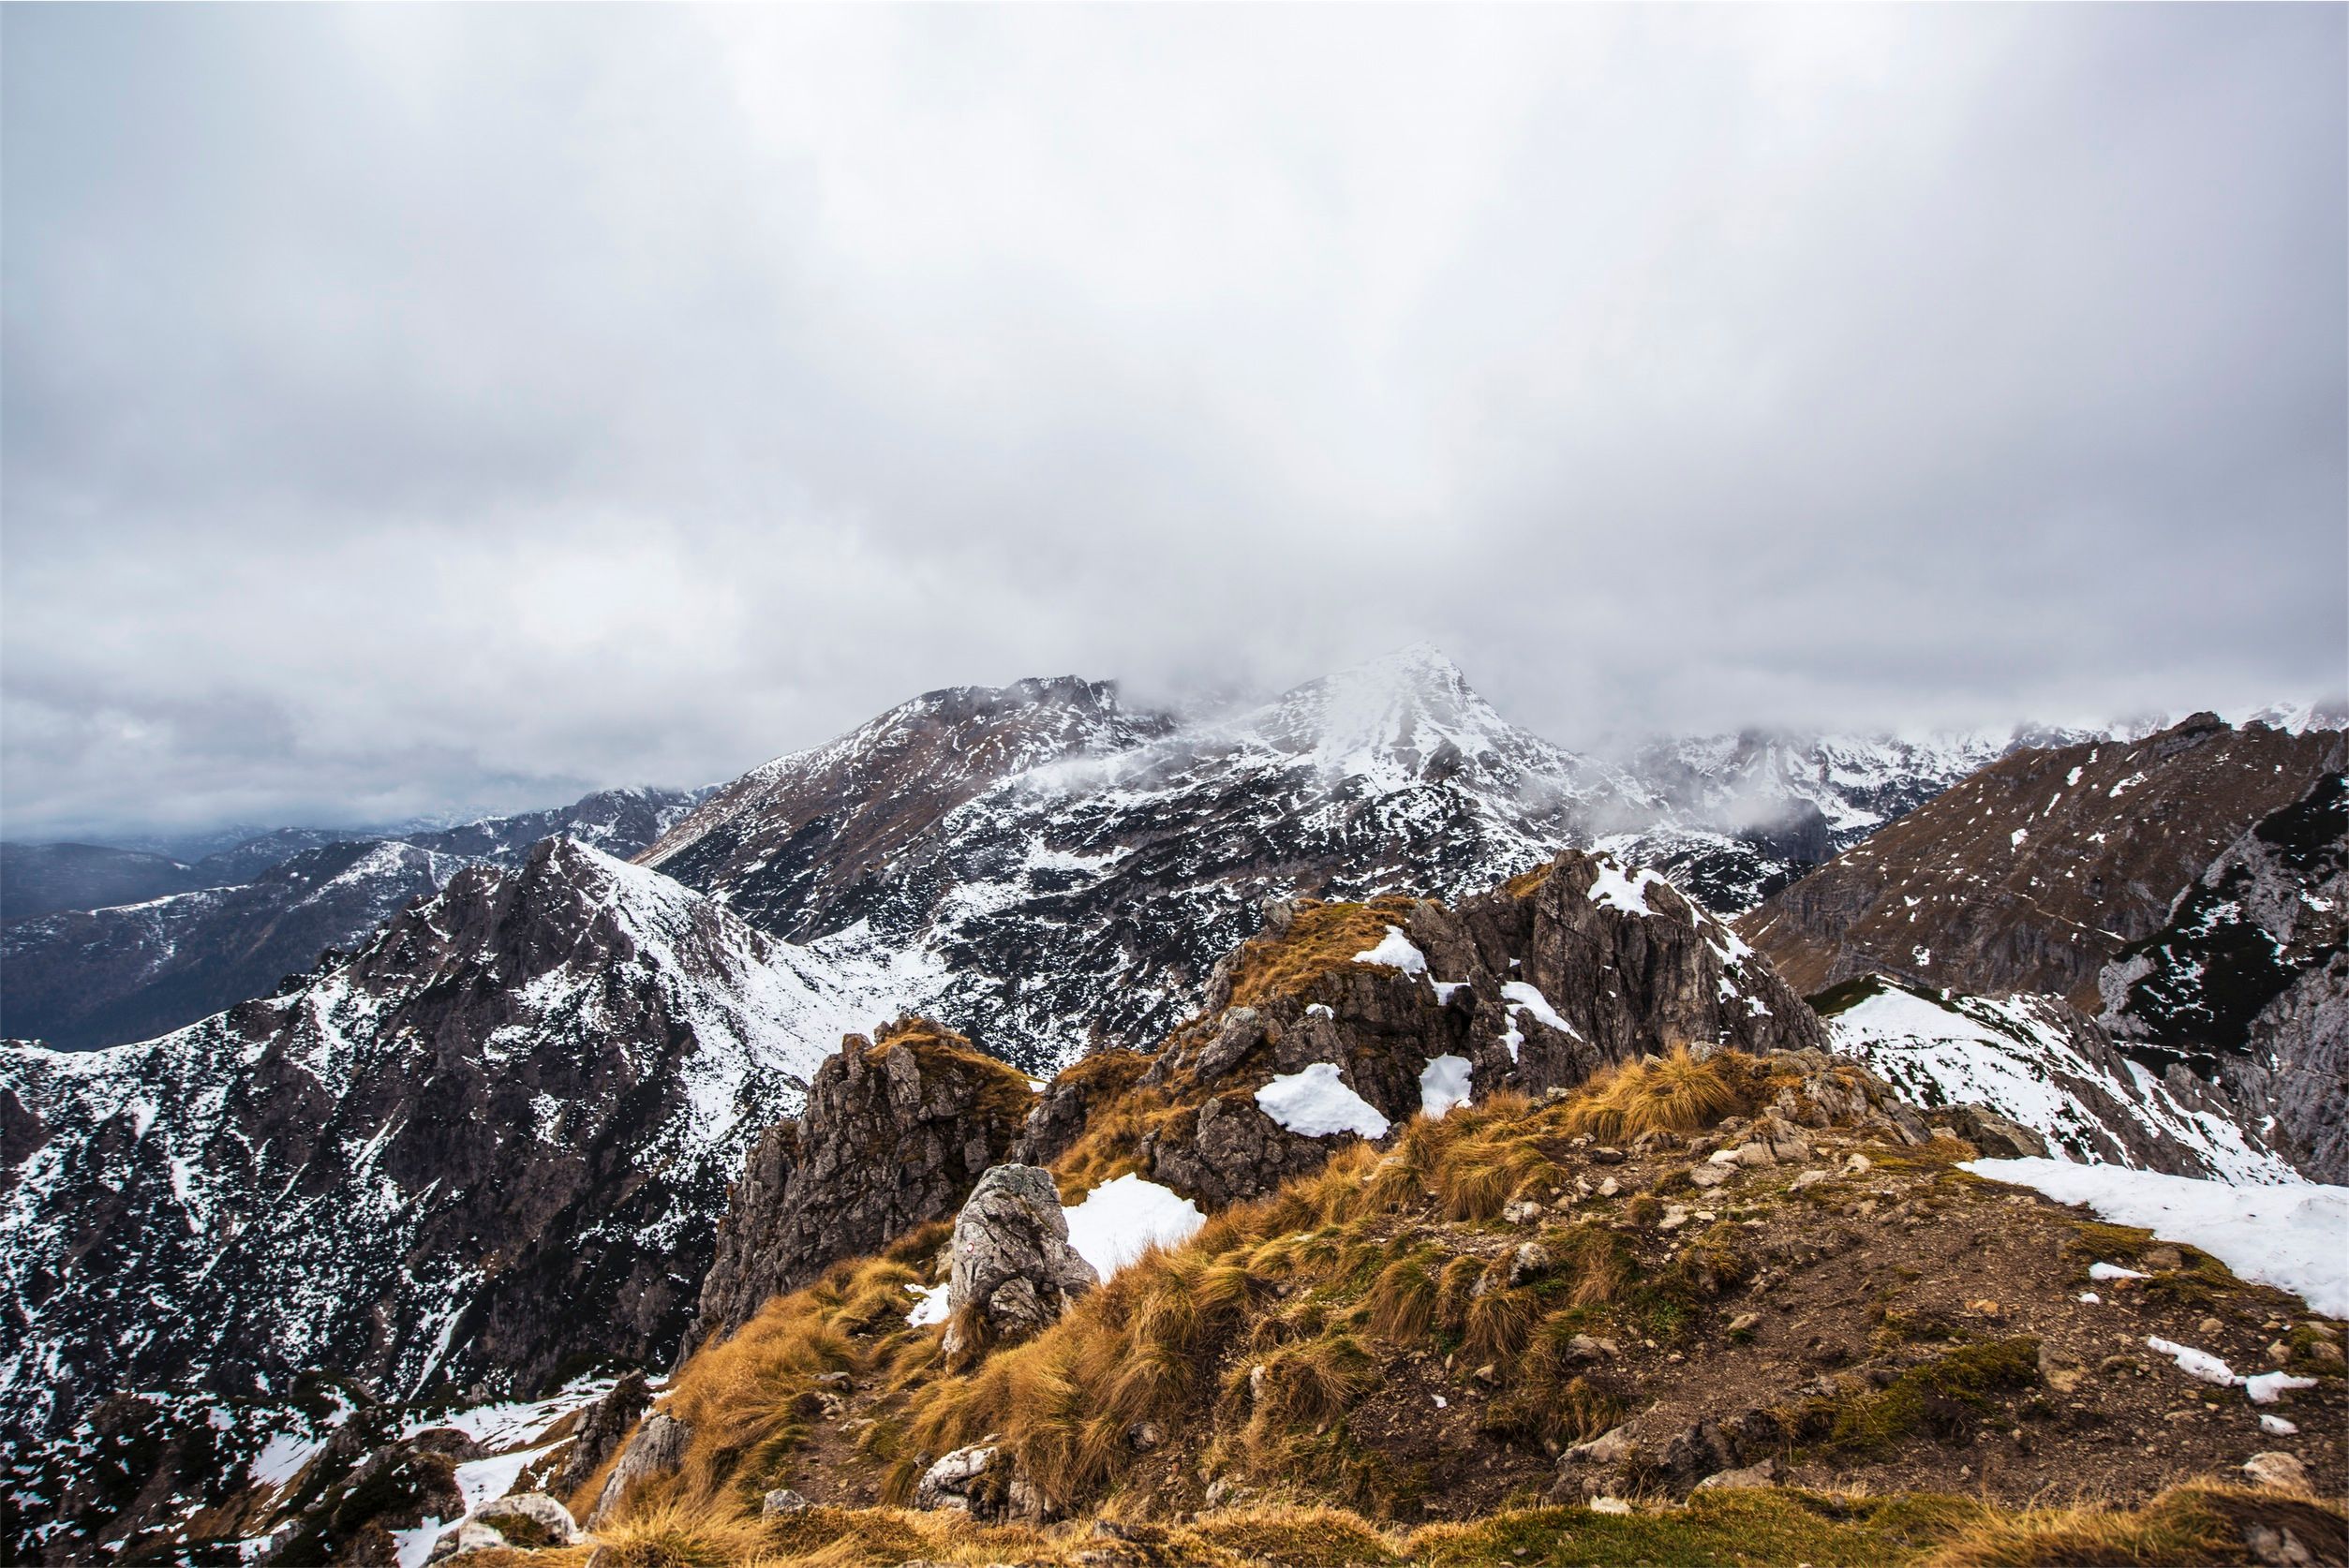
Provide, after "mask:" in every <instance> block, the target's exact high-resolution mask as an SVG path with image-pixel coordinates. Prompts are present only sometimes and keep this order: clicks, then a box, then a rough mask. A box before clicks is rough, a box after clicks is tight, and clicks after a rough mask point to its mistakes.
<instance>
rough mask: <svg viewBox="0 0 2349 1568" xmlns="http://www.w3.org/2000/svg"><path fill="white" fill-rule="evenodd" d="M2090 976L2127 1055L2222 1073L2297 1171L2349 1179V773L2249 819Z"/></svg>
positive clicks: (2241, 1108)
mask: <svg viewBox="0 0 2349 1568" xmlns="http://www.w3.org/2000/svg"><path fill="white" fill-rule="evenodd" d="M2097 985H2098V989H2099V992H2100V993H2101V995H2102V998H2103V1000H2104V1013H2103V1016H2101V1017H2100V1018H2099V1019H2098V1020H2097V1021H2098V1023H2100V1024H2101V1025H2103V1026H2104V1028H2106V1029H2108V1030H2110V1031H2111V1034H2112V1036H2113V1038H2114V1041H2115V1042H2116V1043H2117V1044H2118V1045H2119V1048H2120V1049H2121V1050H2122V1051H2123V1052H2124V1053H2126V1054H2127V1055H2128V1056H2129V1057H2131V1058H2133V1059H2134V1060H2136V1061H2138V1062H2141V1063H2143V1064H2145V1065H2147V1066H2148V1067H2151V1068H2153V1069H2154V1070H2155V1071H2157V1072H2161V1073H2163V1077H2164V1079H2165V1080H2167V1079H2168V1078H2169V1077H2170V1076H2171V1074H2172V1073H2173V1072H2175V1073H2177V1074H2178V1075H2179V1076H2182V1077H2186V1078H2189V1079H2192V1080H2194V1081H2198V1082H2200V1081H2208V1080H2213V1079H2215V1080H2217V1081H2218V1082H2219V1083H2221V1084H2223V1086H2224V1087H2225V1090H2226V1096H2225V1098H2226V1100H2227V1101H2228V1102H2230V1104H2229V1109H2231V1110H2233V1111H2234V1113H2235V1119H2237V1120H2238V1121H2240V1122H2242V1123H2243V1124H2245V1125H2256V1126H2258V1127H2260V1128H2261V1129H2262V1130H2263V1131H2265V1132H2267V1139H2268V1142H2269V1143H2270V1144H2271V1145H2272V1146H2275V1147H2276V1148H2277V1149H2278V1150H2279V1151H2280V1152H2282V1154H2284V1155H2285V1156H2286V1157H2287V1158H2288V1159H2290V1160H2291V1161H2292V1162H2293V1163H2294V1165H2295V1166H2296V1167H2297V1169H2298V1170H2299V1171H2300V1173H2301V1174H2302V1175H2303V1176H2308V1177H2310V1178H2311V1179H2312V1180H2316V1181H2326V1182H2340V1181H2343V1180H2349V779H2344V778H2343V777H2342V776H2341V775H2339V774H2331V775H2327V777H2323V778H2321V779H2319V780H2318V781H2317V782H2316V784H2315V786H2314V787H2313V788H2312V789H2311V790H2310V791H2309V792H2308V793H2307V794H2306V795H2305V796H2303V797H2302V798H2300V799H2299V800H2297V801H2295V802H2293V803H2292V804H2290V805H2289V806H2283V807H2282V808H2281V809H2279V810H2276V811H2274V812H2271V813H2270V814H2269V815H2267V817H2265V818H2263V819H2261V820H2260V821H2258V822H2257V823H2255V824H2253V825H2252V827H2251V828H2250V829H2249V831H2247V832H2245V833H2244V834H2243V835H2242V836H2240V837H2238V838H2237V839H2236V840H2235V841H2234V842H2233V843H2232V844H2230V845H2229V846H2228V847H2227V848H2226V850H2225V851H2223V852H2222V853H2221V854H2220V855H2219V856H2218V857H2217V858H2216V859H2215V860H2213V861H2212V862H2211V863H2210V865H2208V868H2207V869H2205V870H2204V871H2203V872H2202V874H2201V876H2200V878H2199V879H2198V880H2196V881H2195V882H2194V883H2193V886H2191V887H2189V888H2188V889H2186V891H2185V892H2184V893H2183V894H2182V895H2180V896H2179V897H2178V901H2177V903H2176V904H2175V905H2174V906H2173V907H2172V908H2171V909H2170V910H2169V911H2168V917H2167V919H2166V921H2165V922H2164V923H2163V925H2162V927H2161V929H2160V930H2158V931H2156V932H2154V933H2153V934H2152V935H2150V936H2148V937H2147V938H2146V939H2144V940H2142V941H2140V942H2137V943H2134V944H2133V945H2131V946H2130V947H2129V948H2127V949H2126V950H2124V951H2123V952H2122V953H2121V954H2120V955H2119V957H2118V958H2116V959H2115V960H2114V961H2113V962H2112V963H2109V964H2107V965H2105V966H2104V971H2103V973H2102V974H2100V975H2099V976H2098V979H2097Z"/></svg>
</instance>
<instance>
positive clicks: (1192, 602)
mask: <svg viewBox="0 0 2349 1568" xmlns="http://www.w3.org/2000/svg"><path fill="white" fill-rule="evenodd" d="M2344 15H2349V13H2344V11H2343V9H2342V7H2277V8H2268V7H2250V6H2228V7H2214V8H2208V9H2205V8H2194V7H2133V8H2123V7H1931V8H1915V9H1902V10H1895V9H1888V8H1866V9H1859V8H1832V9H1827V8H1822V9H1817V10H1805V11H1784V12H1773V11H1765V10H1757V9H1745V8H1727V7H1723V8H1706V9H1697V10H1688V11H1675V10H1666V9H1657V8H1646V9H1637V10H1623V11H1615V10H1605V9H1597V8H1571V9H1563V10H1537V9H1530V8H1509V9H1500V10H1481V9H1464V8H1455V9H1440V10H1398V9H1378V10H1356V9H1347V8H1340V7H1310V8H1303V9H1277V8H1259V7H1195V8H1160V7H1121V8H1116V9H1074V8H1066V7H1029V8H1020V9H1014V10H1004V11H998V10H989V9H981V8H975V7H969V8H963V7H947V8H943V9H941V8H926V9H920V10H912V9H908V10H901V11H888V10H881V9H877V8H860V9H856V10H853V11H827V10H816V9H794V10H777V11H766V10H756V9H748V8H736V9H724V10H712V11H698V12H697V11H688V10H682V9H655V8H641V9H616V8H595V9H576V10H572V9H558V8H553V7H516V8H502V9H483V8H457V7H399V8H393V9H372V8H354V7H318V8H286V7H222V8H196V7H171V8H166V9H141V8H136V7H7V9H6V11H5V14H0V32H4V33H5V37H4V38H0V43H5V83H0V85H4V87H5V109H4V110H0V112H4V113H5V126H0V130H4V131H5V170H0V175H4V177H5V186H4V187H0V188H4V189H5V203H6V206H5V214H4V215H5V240H4V241H0V244H4V247H5V254H4V255H0V264H4V265H5V274H6V276H5V284H6V289H5V293H6V302H5V309H6V318H5V333H6V335H5V343H4V344H0V348H5V407H4V408H0V414H4V415H5V460H6V470H5V484H6V490H5V507H4V510H0V527H4V529H5V532H4V533H0V611H4V612H5V623H4V626H0V703H4V704H5V705H4V707H0V726H4V728H0V770H4V775H5V777H0V788H4V789H5V796H4V797H0V810H4V811H5V815H4V816H0V831H5V832H6V833H7V835H8V836H13V837H40V836H56V835H60V834H66V833H87V834H96V833H98V832H100V831H101V830H104V829H107V828H110V827H120V826H122V825H124V824H130V823H141V824H154V825H163V824H178V825H189V826H192V825H202V824H207V823H212V822H217V821H343V822H349V821H380V820H385V819H388V818H392V817H396V816H400V815H404V814H407V813H409V812H411V811H424V810H446V809H462V808H466V807H476V808H482V809H487V808H493V807H498V808H502V807H507V806H518V805H525V804H543V803H548V802H551V801H554V800H556V799H559V798H565V797H567V796H568V795H570V794H575V793H577V792H579V791H583V790H585V789H587V788H589V787H593V786H597V785H601V784H605V783H614V782H623V781H632V780H640V781H653V782H678V783H683V782H698V781H704V780H708V779H712V778H717V777H728V776H731V775H733V774H734V773H736V772H738V771H740V770H741V769H742V768H743V767H745V766H747V765H750V764H752V763H755V762H759V761H760V760H762V759H764V758H766V757H767V756H769V755H772V754H775V753H777V752H781V751H784V750H788V749H792V748H795V747H799V746H803V745H807V744H810V743H813V742H815V741H817V740H820V739H822V738H824V737H825V736H826V735H828V734H830V733H832V732H837V731H839V730H840V729H842V728H844V727H846V726H848V725H850V724H853V723H855V722H856V721H858V720H860V719H862V718H864V717H867V716H869V715H870V714H871V713H873V712H874V711H876V710H878V709H879V708H881V707H883V706H885V705H886V704H888V703H892V702H895V701H898V700H899V699H901V698H903V697H905V696H908V695H910V694H912V693H914V692H915V691H918V690H921V689H924V688H930V687H936V686H944V685H950V684H961V683H998V682H1002V681H1005V680H1009V679H1012V678H1014V677H1017V676H1019V675H1022V674H1031V673H1059V672H1068V671H1074V672H1078V673H1084V674H1088V675H1093V676H1115V677H1121V678H1122V679H1123V680H1125V682H1126V683H1127V685H1128V687H1129V688H1130V689H1133V690H1136V691H1137V692H1138V693H1140V694H1143V695H1146V696H1156V695H1160V694H1163V693H1167V692H1172V691H1179V690H1182V689H1186V688H1191V687H1193V686H1196V685H1199V684H1210V683H1212V684H1229V683H1233V682H1241V683H1250V684H1255V685H1260V686H1266V687H1277V686H1283V685H1286V684H1290V683H1293V682H1295V681H1297V680H1301V679H1304V678H1307V677H1310V676H1312V675H1314V674H1316V673H1322V672H1323V671H1325V670H1328V669H1330V668H1332V667H1335V666H1339V665H1342V664H1345V663H1347V662H1350V661H1353V660H1356V659H1359V658H1362V657H1365V656H1368V655H1372V654H1375V653H1378V652H1380V651H1382V650H1384V649H1387V648H1390V647H1392V646H1394V645H1397V644H1400V643H1406V642H1409V641H1412V640H1414V639H1419V638H1428V639H1432V640H1434V641H1435V642H1436V643H1440V644H1441V645H1442V646H1444V647H1445V648H1446V649H1448V650H1449V651H1450V653H1451V654H1452V655H1453V657H1454V658H1456V659H1457V660H1458V661H1459V662H1460V663H1461V665H1462V666H1463V667H1464V669H1465V670H1466V672H1467V673H1468V675H1469V677H1470V678H1471V680H1472V681H1473V682H1474V683H1475V684H1476V685H1477V686H1478V687H1479V689H1481V690H1482V691H1483V692H1484V693H1485V694H1486V695H1487V696H1488V697H1490V698H1491V699H1493V701H1494V703H1496V704H1497V705H1498V706H1499V707H1500V708H1501V709H1502V711H1503V712H1505V713H1507V714H1509V716H1510V717H1514V718H1516V719H1518V720H1519V721H1521V722H1523V723H1524V724H1526V725H1528V726H1529V727H1531V728H1534V729H1536V730H1539V731H1541V732H1544V733H1547V734H1549V735H1551V736H1552V737H1553V738H1554V739H1557V740H1561V741H1564V742H1567V743H1568V744H1578V743H1584V742H1587V741H1588V740H1590V739H1591V738H1592V737H1595V736H1598V735H1600V734H1602V733H1605V732H1610V731H1619V730H1623V729H1627V728H1656V729H1678V730H1690V729H1711V728H1719V727H1735V726H1740V725H1746V724H1756V723H1790V724H1821V725H1827V726H1832V727H1836V728H1853V729H1856V728H1869V727H1875V726H1882V725H1899V724H1907V725H1918V724H1926V723H1936V722H1961V721H1962V722H2012V721H2013V720H2014V719H2017V718H2022V717H2050V718H2071V717H2088V716H2092V715H2097V714H2107V715H2109V714H2120V713H2133V712H2139V711H2143V710H2146V709H2153V708H2158V709H2163V710H2166V711H2169V712H2172V713H2182V712H2184V711H2187V710H2189V709H2191V708H2193V707H2197V706H2208V705H2217V706H2220V707H2221V708H2222V709H2223V710H2227V711H2234V712H2238V713H2239V712H2245V711H2249V708H2250V707H2252V706H2255V705H2256V704H2257V703H2260V702H2263V701H2266V700H2267V699H2268V698H2270V697H2275V696H2294V695H2297V696H2309V695H2316V694H2321V693H2322V692H2325V691H2327V690H2333V689H2339V688H2342V686H2343V685H2344V684H2349V676H2344V673H2343V660H2344V645H2345V644H2349V523H2345V522H2344V517H2345V515H2349V440H2345V438H2344V430H2345V429H2349V368H2345V359H2349V313H2345V312H2344V290H2345V288H2349V286H2345V285H2344V279H2345V278H2349V239H2345V238H2344V231H2345V229H2349V198H2345V196H2344V192H2345V191H2349V164H2345V161H2344V146H2345V145H2349V113H2345V111H2344V87H2343V81H2344V67H2349V45H2345V40H2344Z"/></svg>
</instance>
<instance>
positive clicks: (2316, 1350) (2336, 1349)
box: [2308, 1339, 2342, 1367]
mask: <svg viewBox="0 0 2349 1568" xmlns="http://www.w3.org/2000/svg"><path fill="white" fill-rule="evenodd" d="M2308 1353H2309V1354H2310V1355H2311V1356H2312V1357H2314V1358H2315V1359H2316V1360H2318V1361H2322V1362H2325V1363H2327V1364H2328V1365H2330V1366H2334V1367H2338V1366H2340V1365H2341V1362H2342V1355H2341V1347H2340V1346H2339V1345H2336V1344H2334V1343H2333V1342H2332V1341H2331V1340H2330V1339H2312V1340H2310V1341H2309V1347H2308Z"/></svg>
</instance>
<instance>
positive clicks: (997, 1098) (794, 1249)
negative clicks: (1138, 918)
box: [679, 1018, 1035, 1360]
mask: <svg viewBox="0 0 2349 1568" xmlns="http://www.w3.org/2000/svg"><path fill="white" fill-rule="evenodd" d="M1034 1101H1035V1093H1034V1091H1033V1089H1032V1088H1031V1087H1029V1084H1028V1081H1027V1079H1025V1078H1024V1077H1022V1076H1021V1075H1020V1074H1019V1073H1018V1072H1015V1071H1013V1070H1012V1069H1011V1068H1009V1067H1006V1066H1005V1065H1004V1064H1003V1063H1002V1062H999V1061H996V1060H995V1059H993V1058H989V1057H985V1056H981V1055H980V1054H979V1053H978V1052H976V1051H974V1050H973V1049H972V1048H971V1043H970V1042H969V1041H967V1040H964V1039H963V1038H962V1037H961V1036H959V1035H957V1034H953V1033H950V1032H949V1031H947V1030H945V1029H943V1028H939V1027H938V1026H937V1025H935V1024H932V1023H929V1021H928V1020H926V1019H916V1018H901V1019H899V1020H898V1021H897V1022H896V1023H895V1024H892V1025H891V1026H889V1028H885V1029H884V1030H883V1031H881V1036H880V1039H879V1040H878V1041H877V1042H875V1041H870V1040H867V1039H866V1038H865V1037H863V1036H862V1035H851V1036H849V1037H848V1039H847V1040H846V1042H845V1043H843V1044H842V1045H841V1047H840V1051H839V1053H838V1054H837V1055H835V1056H832V1057H830V1058H826V1059H825V1063H824V1065H823V1066H822V1067H821V1068H819V1069H817V1071H816V1075H815V1079H814V1082H812V1083H811V1084H810V1086H809V1087H808V1103H807V1109H806V1110H805V1111H804V1112H803V1113H802V1114H801V1116H800V1117H799V1119H798V1121H797V1122H796V1123H795V1124H793V1125H790V1126H787V1127H779V1128H777V1129H775V1130H773V1131H772V1132H768V1133H767V1134H766V1135H765V1136H763V1137H762V1138H761V1139H760V1140H759V1142H758V1144H757V1146H755V1147H754V1148H753V1149H752V1150H751V1158H750V1161H749V1164H748V1165H747V1167H746V1169H745V1171H744V1175H743V1177H742V1179H741V1180H740V1181H739V1182H737V1183H736V1187H735V1190H734V1193H733V1195H732V1197H731V1198H730V1200H729V1201H728V1203H727V1206H726V1214H725V1218H724V1219H723V1220H721V1221H720V1224H719V1234H718V1257H717V1261H716V1263H715V1264H714V1265H712V1266H711V1268H710V1270H709V1273H708V1275H707V1277H706V1279H705V1280H704V1281H703V1285H702V1297H701V1308H700V1311H699V1313H698V1314H697V1315H696V1317H695V1319H694V1323H693V1327H692V1330H691V1333H690V1334H689V1335H688V1336H687V1338H686V1342H685V1347H684V1350H682V1351H681V1352H680V1353H679V1359H680V1360H681V1359H682V1358H683V1356H684V1355H686V1354H691V1351H692V1349H693V1347H694V1346H696V1345H698V1344H701V1343H703V1342H705V1341H706V1340H708V1339H712V1338H716V1337H722V1336H724V1335H726V1334H730V1333H732V1332H733V1331H734V1330H735V1329H736V1328H738V1327H740V1326H741V1325H742V1324H745V1323H748V1322H749V1321H750V1320H751V1317H752V1316H753V1315H754V1314H755V1313H756V1312H757V1311H758V1309H759V1306H760V1304H761V1303H762V1302H764V1301H766V1298H767V1297H768V1296H770V1295H775V1294H781V1292H784V1291H791V1290H796V1289H797V1288H798V1287H800V1286H801V1285H804V1284H806V1283H808V1282H809V1281H810V1280H813V1279H814V1278H815V1277H816V1276H817V1275H819V1274H821V1273H823V1272H824V1270H825V1266H826V1265H829V1264H831V1263H832V1261H833V1260H834V1259H836V1258H844V1257H853V1256H855V1255H857V1254H859V1253H864V1252H871V1251H877V1250H880V1249H881V1248H882V1247H883V1246H885V1244H887V1243H888V1242H889V1241H891V1240H892V1239H894V1238H896V1237H897V1236H899V1235H903V1234H904V1233H905V1232H907V1231H910V1230H912V1229H913V1228H914V1227H915V1226H916V1225H922V1224H927V1223H929V1221H930V1220H944V1219H945V1218H946V1217H948V1216H949V1215H951V1214H953V1213H954V1212H955V1211H956V1210H957V1209H958V1208H959V1207H960V1206H961V1205H962V1201H963V1199H964V1198H965V1197H966V1196H968V1195H969V1193H970V1191H971V1189H972V1187H973V1186H974V1184H975V1183H976V1182H977V1181H978V1179H979V1176H981V1175H982V1174H983V1173H984V1172H985V1171H986V1170H987V1169H988V1168H989V1166H991V1165H995V1164H999V1163H1001V1162H1002V1161H1003V1160H1004V1156H1005V1155H1006V1153H1007V1152H1008V1151H1009V1150H1010V1147H1011V1145H1012V1141H1013V1139H1015V1138H1017V1137H1018V1135H1019V1132H1020V1129H1021V1127H1022V1125H1023V1124H1024V1123H1025V1122H1026V1120H1027V1118H1028V1114H1029V1111H1030V1109H1031V1107H1032V1106H1033V1103H1034Z"/></svg>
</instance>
